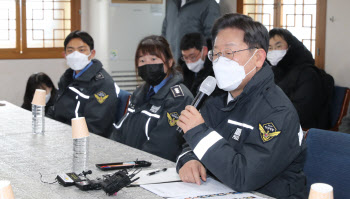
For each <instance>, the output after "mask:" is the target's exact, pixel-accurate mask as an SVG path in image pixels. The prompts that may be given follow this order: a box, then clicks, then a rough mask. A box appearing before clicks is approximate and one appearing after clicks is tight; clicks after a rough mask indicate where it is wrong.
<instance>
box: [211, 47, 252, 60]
mask: <svg viewBox="0 0 350 199" xmlns="http://www.w3.org/2000/svg"><path fill="white" fill-rule="evenodd" d="M255 48H256V49H257V47H253V48H247V49H243V50H236V51H233V50H231V49H225V51H224V52H216V51H213V50H210V51H209V52H208V58H209V60H210V61H212V62H217V61H218V60H219V58H220V57H221V56H224V57H226V58H228V59H233V56H234V54H235V53H237V52H241V51H245V50H251V49H255Z"/></svg>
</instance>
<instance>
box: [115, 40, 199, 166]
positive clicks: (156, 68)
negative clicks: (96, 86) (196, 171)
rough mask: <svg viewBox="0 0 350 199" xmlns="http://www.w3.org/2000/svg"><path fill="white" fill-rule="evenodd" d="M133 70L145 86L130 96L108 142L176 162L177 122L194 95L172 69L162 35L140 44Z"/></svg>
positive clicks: (178, 149) (180, 140)
mask: <svg viewBox="0 0 350 199" xmlns="http://www.w3.org/2000/svg"><path fill="white" fill-rule="evenodd" d="M135 67H136V70H137V71H138V75H139V76H141V78H142V79H143V80H144V81H145V83H144V84H142V85H141V86H140V87H138V88H137V89H136V90H135V91H134V93H133V94H132V96H131V99H130V103H129V107H128V111H127V113H126V114H125V115H124V117H122V119H120V121H119V122H118V124H115V125H114V126H115V130H114V132H113V134H112V137H111V139H113V140H115V141H118V142H121V143H123V144H127V145H129V146H131V147H134V148H138V149H141V150H143V151H146V152H149V153H152V154H154V155H157V156H160V157H162V158H165V159H168V160H171V161H175V159H176V157H177V156H178V155H179V154H180V152H181V149H182V148H181V146H182V144H183V143H184V140H183V137H182V134H180V133H179V132H177V131H176V127H177V126H176V123H177V121H178V118H179V115H180V112H181V111H182V110H183V109H184V108H185V106H186V105H188V104H190V103H191V102H192V100H193V95H192V94H191V92H190V91H189V90H188V89H187V88H186V86H184V85H183V84H182V83H181V82H182V81H183V78H182V75H181V74H180V73H179V72H176V71H175V70H174V59H173V56H172V54H171V51H170V47H169V44H168V42H167V41H166V40H165V38H164V37H162V36H148V37H146V38H144V39H142V40H141V41H140V43H139V45H138V47H137V50H136V56H135Z"/></svg>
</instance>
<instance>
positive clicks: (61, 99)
mask: <svg viewBox="0 0 350 199" xmlns="http://www.w3.org/2000/svg"><path fill="white" fill-rule="evenodd" d="M92 62H93V64H92V65H91V66H90V68H89V69H88V70H86V71H85V72H84V73H83V74H82V75H81V76H80V77H78V78H76V79H73V70H72V69H70V68H69V69H67V70H66V72H65V73H64V74H63V75H62V77H61V78H60V81H59V83H58V88H59V90H58V95H57V99H56V102H55V105H54V109H53V110H52V113H50V115H51V117H52V118H53V119H55V120H58V121H60V122H63V123H66V124H69V125H70V124H71V119H72V118H75V117H76V115H75V111H76V108H77V107H78V106H79V107H78V116H79V117H85V119H86V123H87V126H88V128H89V131H90V132H92V133H95V134H97V135H100V136H103V137H109V136H110V134H111V132H112V130H113V122H114V121H115V115H116V114H115V113H116V107H117V93H116V88H115V86H114V81H113V79H112V77H111V76H110V75H109V74H108V73H107V72H106V71H105V70H104V69H103V68H102V64H101V62H100V61H98V60H96V59H94V60H92ZM78 102H80V103H79V105H78Z"/></svg>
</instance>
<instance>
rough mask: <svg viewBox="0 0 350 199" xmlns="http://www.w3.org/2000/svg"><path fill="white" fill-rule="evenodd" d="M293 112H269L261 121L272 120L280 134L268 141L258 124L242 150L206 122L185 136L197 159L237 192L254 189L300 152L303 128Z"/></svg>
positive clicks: (279, 170)
mask: <svg viewBox="0 0 350 199" xmlns="http://www.w3.org/2000/svg"><path fill="white" fill-rule="evenodd" d="M293 113H294V112H291V111H289V112H287V111H284V110H276V111H274V112H273V113H270V114H268V115H267V116H266V117H264V119H263V121H261V122H260V123H261V124H262V125H263V124H265V123H268V122H271V121H272V122H273V124H274V125H275V127H276V129H277V131H280V134H278V136H276V137H274V138H272V139H271V140H269V141H265V142H264V141H263V140H262V138H261V135H260V134H261V132H260V130H259V126H254V129H253V130H252V131H251V132H249V135H248V137H247V138H246V139H245V141H244V143H243V144H242V147H241V148H240V149H239V150H238V149H236V148H233V147H232V146H231V145H230V144H229V142H228V141H227V140H226V139H225V138H223V137H222V136H221V134H220V132H216V131H215V130H214V129H212V128H209V127H205V125H204V124H202V125H201V126H197V127H195V128H193V129H191V130H189V131H188V132H187V133H186V134H185V135H184V138H185V140H186V142H187V143H188V144H189V146H190V147H191V149H193V153H194V154H195V155H196V156H197V158H198V159H199V160H200V161H201V162H202V163H203V164H204V166H205V167H206V168H207V169H209V170H210V172H212V173H213V174H214V175H215V176H216V177H217V178H218V179H219V180H221V181H222V182H223V183H224V184H226V185H227V186H229V187H231V188H232V189H234V190H236V191H253V190H256V189H258V188H260V187H262V186H263V185H265V184H267V183H268V182H269V181H271V180H272V179H273V178H274V177H276V176H277V175H278V174H280V173H281V172H282V171H284V170H285V169H286V168H287V167H288V166H289V165H290V164H291V163H292V162H293V160H294V159H295V158H296V157H297V156H298V155H299V154H300V152H301V150H302V147H301V141H302V140H301V139H302V135H301V134H302V130H301V128H300V125H299V123H298V119H297V117H296V114H295V113H294V114H293ZM300 132H301V134H300ZM300 136H301V137H300Z"/></svg>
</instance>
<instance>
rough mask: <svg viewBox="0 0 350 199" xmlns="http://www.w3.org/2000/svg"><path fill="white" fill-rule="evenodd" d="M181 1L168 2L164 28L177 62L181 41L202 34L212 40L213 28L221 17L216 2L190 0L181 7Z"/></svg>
mask: <svg viewBox="0 0 350 199" xmlns="http://www.w3.org/2000/svg"><path fill="white" fill-rule="evenodd" d="M180 4H181V0H168V1H167V2H166V12H165V13H166V14H165V18H164V21H163V26H162V36H164V37H165V38H166V39H167V40H168V42H169V44H170V47H171V52H172V53H173V55H174V58H175V60H177V59H179V58H180V57H181V50H180V41H181V39H182V37H183V36H184V35H185V34H187V33H192V32H200V33H201V34H202V35H204V37H205V38H206V39H209V38H211V34H210V33H211V28H212V27H213V24H214V22H215V20H216V19H218V18H219V17H220V7H219V4H218V3H216V1H215V0H188V1H187V3H186V4H185V5H184V6H182V7H180Z"/></svg>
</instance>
